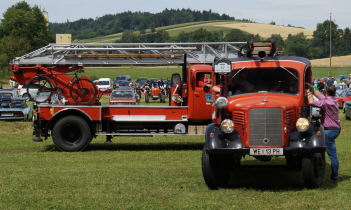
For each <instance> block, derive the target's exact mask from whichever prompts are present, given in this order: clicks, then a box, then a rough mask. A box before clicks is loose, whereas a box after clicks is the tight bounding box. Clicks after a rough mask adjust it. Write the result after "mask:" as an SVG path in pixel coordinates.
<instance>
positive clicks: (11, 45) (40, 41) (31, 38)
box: [0, 1, 51, 66]
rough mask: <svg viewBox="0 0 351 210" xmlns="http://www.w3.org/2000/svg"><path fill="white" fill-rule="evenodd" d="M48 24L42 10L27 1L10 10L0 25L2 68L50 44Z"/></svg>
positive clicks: (0, 63) (0, 61) (0, 60)
mask: <svg viewBox="0 0 351 210" xmlns="http://www.w3.org/2000/svg"><path fill="white" fill-rule="evenodd" d="M47 24H48V23H47V22H46V20H45V18H44V16H43V14H42V12H41V11H40V9H39V8H38V7H37V6H34V7H30V6H29V5H28V4H27V3H26V2H25V1H21V2H18V3H17V4H15V5H13V6H12V7H10V8H8V9H7V10H6V12H5V13H4V15H3V19H2V20H1V23H0V66H7V64H8V62H9V61H10V60H11V59H13V58H15V57H17V56H21V55H23V54H25V53H28V52H29V51H31V50H33V49H37V48H39V47H42V46H44V45H46V44H47V43H49V41H51V38H50V32H49V29H48V26H47Z"/></svg>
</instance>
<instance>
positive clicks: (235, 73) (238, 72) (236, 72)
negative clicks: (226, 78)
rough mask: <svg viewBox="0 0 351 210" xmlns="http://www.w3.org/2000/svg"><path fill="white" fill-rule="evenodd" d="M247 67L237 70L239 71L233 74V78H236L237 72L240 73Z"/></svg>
mask: <svg viewBox="0 0 351 210" xmlns="http://www.w3.org/2000/svg"><path fill="white" fill-rule="evenodd" d="M245 68H246V67H243V68H241V69H239V71H237V72H236V73H235V74H234V76H232V78H231V79H234V77H235V76H236V75H237V74H239V73H240V72H241V71H242V70H244V69H245Z"/></svg>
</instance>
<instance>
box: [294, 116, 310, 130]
mask: <svg viewBox="0 0 351 210" xmlns="http://www.w3.org/2000/svg"><path fill="white" fill-rule="evenodd" d="M309 127H310V122H309V121H308V119H306V118H303V117H301V118H299V119H298V120H297V121H296V128H297V130H298V131H299V132H305V131H307V130H308V128H309Z"/></svg>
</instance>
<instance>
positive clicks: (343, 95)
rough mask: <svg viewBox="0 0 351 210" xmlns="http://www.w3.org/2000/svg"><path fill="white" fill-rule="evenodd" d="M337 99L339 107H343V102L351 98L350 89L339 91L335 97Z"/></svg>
mask: <svg viewBox="0 0 351 210" xmlns="http://www.w3.org/2000/svg"><path fill="white" fill-rule="evenodd" d="M336 99H337V100H338V104H339V108H340V109H341V108H344V103H345V102H346V101H349V100H351V90H347V91H344V92H342V93H341V95H340V96H339V97H336Z"/></svg>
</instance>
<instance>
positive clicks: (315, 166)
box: [301, 153, 325, 188]
mask: <svg viewBox="0 0 351 210" xmlns="http://www.w3.org/2000/svg"><path fill="white" fill-rule="evenodd" d="M301 168H302V175H303V178H304V183H305V186H306V187H308V188H317V187H320V186H321V185H322V184H323V182H324V176H325V154H324V153H314V154H312V155H311V156H310V157H304V158H302V166H301Z"/></svg>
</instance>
